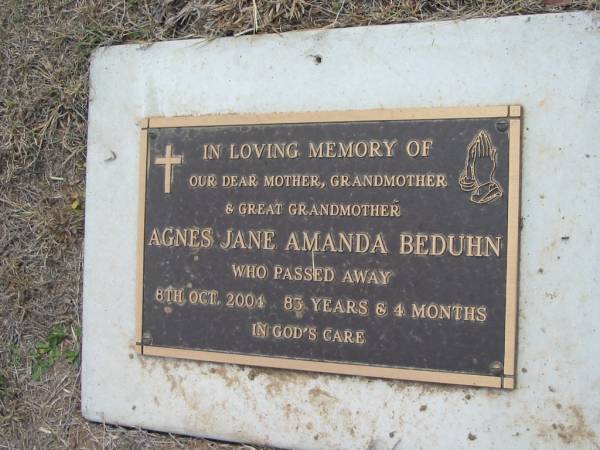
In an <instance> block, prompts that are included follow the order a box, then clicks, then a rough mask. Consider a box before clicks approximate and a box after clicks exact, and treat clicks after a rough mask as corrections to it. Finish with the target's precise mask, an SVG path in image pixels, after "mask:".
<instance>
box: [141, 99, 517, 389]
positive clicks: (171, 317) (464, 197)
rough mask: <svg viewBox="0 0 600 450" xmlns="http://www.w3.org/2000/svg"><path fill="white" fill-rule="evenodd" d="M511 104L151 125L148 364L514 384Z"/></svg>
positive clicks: (144, 337) (145, 173) (155, 121)
mask: <svg viewBox="0 0 600 450" xmlns="http://www.w3.org/2000/svg"><path fill="white" fill-rule="evenodd" d="M520 127H521V108H520V107H519V106H501V107H486V108H444V109H411V110H372V111H346V112H318V113H295V114H271V115H245V116H242V115H215V116H204V117H183V118H150V119H145V120H144V121H143V125H142V129H141V155H140V156H141V157H140V160H141V163H140V171H141V173H140V213H139V214H140V216H139V257H138V321H137V331H136V334H137V348H138V350H139V351H140V352H141V353H143V354H145V355H154V356H171V357H181V358H191V359H199V360H205V361H214V362H228V363H237V364H248V365H255V366H266V367H279V368H286V369H298V370H310V371H320V372H331V373H338V374H348V375H362V376H373V377H383V378H397V379H408V380H418V381H430V382H442V383H453V384H465V385H476V386H488V387H502V388H509V389H510V388H513V387H514V377H515V346H516V308H517V272H518V241H519V237H518V235H519V227H518V221H519V219H518V218H519V164H520V156H519V151H520V150H519V147H520V145H519V140H520Z"/></svg>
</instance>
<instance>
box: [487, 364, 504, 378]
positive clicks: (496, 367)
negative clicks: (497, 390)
mask: <svg viewBox="0 0 600 450" xmlns="http://www.w3.org/2000/svg"><path fill="white" fill-rule="evenodd" d="M503 369H504V364H502V363H501V362H500V361H494V362H492V363H491V364H490V372H492V373H493V374H494V375H500V374H501V373H502V370H503Z"/></svg>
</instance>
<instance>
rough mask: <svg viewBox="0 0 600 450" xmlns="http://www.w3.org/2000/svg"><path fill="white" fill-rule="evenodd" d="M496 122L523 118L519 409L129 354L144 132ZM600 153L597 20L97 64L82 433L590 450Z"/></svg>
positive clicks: (307, 38) (597, 365)
mask: <svg viewBox="0 0 600 450" xmlns="http://www.w3.org/2000/svg"><path fill="white" fill-rule="evenodd" d="M317 54H318V55H321V57H322V62H321V63H320V64H316V63H315V60H314V58H313V56H311V55H317ZM501 104H521V105H523V107H524V111H525V114H524V136H523V146H522V149H523V187H522V216H523V229H522V254H521V264H520V274H521V289H520V314H519V353H518V371H519V376H518V385H517V389H516V390H515V391H513V392H508V391H498V390H493V389H471V388H461V387H453V386H443V385H428V384H419V383H412V382H401V381H398V382H390V381H382V380H370V379H363V378H357V377H342V376H331V375H315V374H310V373H300V372H289V371H277V370H264V369H253V368H249V367H238V366H229V365H218V364H209V363H197V362H188V361H181V360H169V359H159V358H152V357H140V356H138V355H136V354H135V352H134V347H133V344H134V301H135V252H136V239H135V237H136V230H137V223H136V220H137V216H136V206H137V183H138V179H137V177H138V174H137V170H138V137H139V135H138V133H139V129H138V124H137V121H138V120H139V119H140V118H142V117H145V116H161V115H164V116H176V115H195V114H208V113H230V112H235V113H250V112H256V113H268V112H291V111H311V110H347V109H363V108H403V107H424V106H472V105H501ZM599 148H600V15H598V14H597V13H592V12H588V13H572V14H551V15H541V16H529V17H527V16H524V17H510V18H502V19H489V20H488V19H481V20H471V21H466V22H440V23H419V24H412V25H397V26H396V25H394V26H381V27H367V28H350V29H342V30H331V31H309V32H298V33H286V34H283V35H270V36H256V37H243V38H227V39H218V40H215V41H212V42H206V41H202V40H189V41H177V42H164V43H160V44H154V45H151V46H145V45H125V46H116V47H110V48H104V49H100V50H98V51H97V52H96V53H95V54H94V58H93V61H92V68H91V96H90V112H89V143H88V159H87V164H88V177H87V208H86V225H85V226H86V230H85V231H86V233H85V236H86V238H85V278H84V316H83V367H82V409H83V414H84V416H85V417H86V418H88V419H90V420H94V421H101V422H108V423H117V424H122V425H128V426H136V427H144V428H149V429H154V430H163V431H170V432H175V433H184V434H191V435H197V436H207V437H212V438H218V439H224V440H231V441H241V442H251V443H262V444H268V445H274V446H281V447H287V448H322V449H337V448H344V449H354V448H356V449H364V448H369V449H391V448H395V449H400V448H402V449H417V448H424V449H431V448H452V449H460V448H520V449H530V448H546V449H548V448H562V447H563V446H565V445H566V444H571V445H572V446H573V447H576V448H599V447H600V444H599V439H600V357H599V354H600V335H599V334H600V333H599V332H598V329H599V324H600V301H599V300H598V298H599V295H600V283H599V278H600V273H599V272H600V270H599V267H600V265H599V263H598V257H599V255H600V229H599V228H598V223H599V222H600V213H599V212H598V211H599V202H598V196H599V195H600V194H599V192H600V183H599V181H598V179H599V178H598V177H599V176H600V156H599V153H600V152H599ZM111 152H114V154H115V155H116V159H115V160H108V158H109V157H110V156H111ZM567 237H568V239H567Z"/></svg>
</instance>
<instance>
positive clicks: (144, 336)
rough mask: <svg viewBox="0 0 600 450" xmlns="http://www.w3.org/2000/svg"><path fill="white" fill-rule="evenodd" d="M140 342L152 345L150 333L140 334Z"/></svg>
mask: <svg viewBox="0 0 600 450" xmlns="http://www.w3.org/2000/svg"><path fill="white" fill-rule="evenodd" d="M142 344H143V345H152V335H151V334H150V333H148V332H145V333H144V334H142Z"/></svg>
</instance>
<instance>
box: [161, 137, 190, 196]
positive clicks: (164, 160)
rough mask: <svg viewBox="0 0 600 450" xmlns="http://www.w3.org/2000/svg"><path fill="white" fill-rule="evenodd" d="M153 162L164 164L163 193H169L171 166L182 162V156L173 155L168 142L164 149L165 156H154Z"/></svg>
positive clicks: (171, 178)
mask: <svg viewBox="0 0 600 450" xmlns="http://www.w3.org/2000/svg"><path fill="white" fill-rule="evenodd" d="M154 164H158V165H162V166H165V194H170V193H171V184H172V182H173V166H178V165H179V164H183V156H181V155H173V147H172V146H171V145H170V144H169V145H167V148H166V150H165V156H164V157H162V156H161V157H158V158H156V159H155V160H154Z"/></svg>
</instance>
